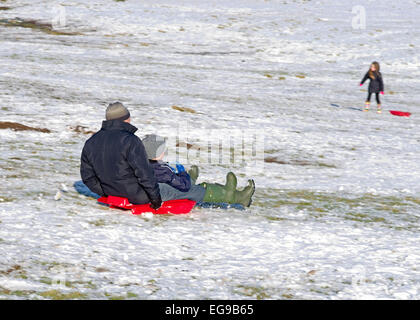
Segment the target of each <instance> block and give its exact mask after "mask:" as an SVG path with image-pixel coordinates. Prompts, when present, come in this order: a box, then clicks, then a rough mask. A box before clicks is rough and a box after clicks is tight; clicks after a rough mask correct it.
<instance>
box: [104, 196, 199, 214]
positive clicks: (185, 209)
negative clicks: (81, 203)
mask: <svg viewBox="0 0 420 320" xmlns="http://www.w3.org/2000/svg"><path fill="white" fill-rule="evenodd" d="M98 202H100V203H103V204H106V205H109V207H110V208H120V209H126V210H130V211H131V213H132V214H142V213H145V212H151V213H153V214H186V213H189V212H190V211H191V210H192V209H193V208H194V206H195V201H192V200H188V199H181V200H169V201H164V202H162V206H161V207H160V208H159V209H157V210H155V209H152V208H151V207H150V204H132V203H130V202H129V201H128V199H127V198H121V197H114V196H108V197H101V198H99V199H98Z"/></svg>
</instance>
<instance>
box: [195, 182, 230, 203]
mask: <svg viewBox="0 0 420 320" xmlns="http://www.w3.org/2000/svg"><path fill="white" fill-rule="evenodd" d="M200 186H202V187H204V188H205V189H206V193H205V194H204V198H203V202H216V203H217V202H226V201H225V199H226V190H225V186H224V185H221V184H220V183H207V182H203V183H200Z"/></svg>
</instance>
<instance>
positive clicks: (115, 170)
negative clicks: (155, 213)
mask: <svg viewBox="0 0 420 320" xmlns="http://www.w3.org/2000/svg"><path fill="white" fill-rule="evenodd" d="M105 118H106V120H105V121H103V122H102V128H101V130H100V131H98V132H97V133H95V134H94V135H93V136H92V137H91V138H89V139H88V140H87V141H86V143H85V146H84V147H83V151H82V157H81V166H80V174H81V176H82V180H83V182H84V183H85V184H86V185H87V186H88V188H89V189H90V190H91V191H93V192H95V193H97V194H99V195H100V196H109V195H110V196H117V197H124V198H128V200H129V201H130V203H133V204H145V203H149V202H150V203H151V207H152V208H153V209H157V208H159V207H160V206H161V204H162V200H161V196H160V192H159V186H158V183H157V181H156V178H155V175H154V171H153V168H152V167H151V166H150V164H149V161H148V158H147V155H146V151H145V149H144V146H143V143H142V142H141V140H140V138H138V137H137V136H136V135H135V134H134V133H135V132H136V131H137V128H136V127H134V126H133V125H131V124H130V112H129V111H128V110H127V108H126V107H124V106H123V104H122V103H120V102H115V103H111V104H110V105H109V106H108V108H107V109H106V114H105Z"/></svg>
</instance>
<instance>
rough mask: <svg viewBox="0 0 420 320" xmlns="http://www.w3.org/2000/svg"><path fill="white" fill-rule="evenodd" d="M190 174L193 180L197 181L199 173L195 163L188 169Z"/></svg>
mask: <svg viewBox="0 0 420 320" xmlns="http://www.w3.org/2000/svg"><path fill="white" fill-rule="evenodd" d="M188 174H189V175H190V178H191V180H192V181H193V182H194V183H195V182H196V181H197V179H198V174H199V170H198V167H197V166H195V165H193V166H191V168H190V170H189V171H188Z"/></svg>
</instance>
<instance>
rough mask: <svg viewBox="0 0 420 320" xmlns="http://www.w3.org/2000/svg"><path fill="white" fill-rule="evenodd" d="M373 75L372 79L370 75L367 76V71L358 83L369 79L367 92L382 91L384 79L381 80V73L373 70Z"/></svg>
mask: <svg viewBox="0 0 420 320" xmlns="http://www.w3.org/2000/svg"><path fill="white" fill-rule="evenodd" d="M374 75H375V79H372V78H371V77H369V71H368V72H366V74H365V76H364V77H363V79H362V82H360V84H363V83H365V81H366V80H367V79H369V80H370V83H369V93H378V92H381V91H384V81H383V80H382V74H381V73H380V72H374Z"/></svg>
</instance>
